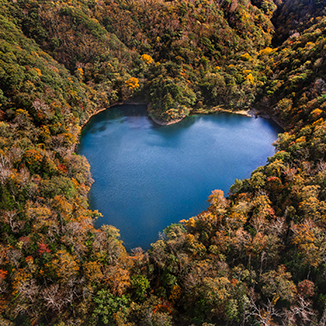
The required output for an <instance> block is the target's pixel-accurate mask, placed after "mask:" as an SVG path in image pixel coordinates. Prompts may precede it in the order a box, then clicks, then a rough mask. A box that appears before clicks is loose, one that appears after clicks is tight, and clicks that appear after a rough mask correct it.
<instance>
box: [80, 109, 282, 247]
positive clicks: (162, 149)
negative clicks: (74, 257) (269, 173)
mask: <svg viewBox="0 0 326 326" xmlns="http://www.w3.org/2000/svg"><path fill="white" fill-rule="evenodd" d="M281 131H282V130H281V129H280V128H279V127H277V125H275V124H274V123H273V122H272V121H270V120H265V119H263V118H248V117H245V116H240V115H231V114H216V115H205V116H192V117H189V118H187V119H185V120H183V121H181V122H180V123H178V124H174V125H169V126H158V125H156V124H154V123H153V122H152V120H150V119H149V118H148V117H147V114H146V107H145V106H139V105H137V106H135V105H123V106H119V107H114V108H111V109H108V110H106V111H103V112H101V113H99V114H97V115H96V116H94V117H93V118H92V119H91V120H90V122H89V123H88V124H87V126H86V127H85V129H84V130H83V132H82V136H81V141H80V146H79V149H78V152H79V154H82V155H85V156H86V158H87V159H88V161H89V163H90V165H91V173H92V177H93V179H94V180H95V182H94V184H93V185H92V188H91V191H90V204H91V208H92V209H98V210H99V211H100V212H101V213H102V214H103V217H102V218H99V219H98V220H97V221H96V223H95V226H97V227H99V226H100V225H102V224H111V225H114V226H115V227H117V228H118V229H120V233H121V238H122V240H123V241H124V244H125V246H126V248H127V249H131V248H134V247H138V246H141V247H142V248H144V249H148V248H149V247H150V244H151V243H152V242H154V241H156V240H157V239H158V234H159V232H160V231H162V230H163V229H164V228H165V227H167V226H168V225H170V224H171V223H177V222H178V221H180V220H181V219H184V218H185V219H188V218H190V217H192V216H195V215H197V214H199V213H200V212H202V211H203V210H206V209H207V207H208V206H209V204H208V203H207V198H208V196H209V195H210V194H211V191H212V190H214V189H222V190H223V191H224V192H225V194H227V193H228V191H229V189H230V186H231V185H232V184H233V183H234V181H235V179H244V178H248V177H250V174H251V172H252V171H253V170H254V169H256V168H257V167H258V166H260V165H263V164H265V163H266V159H267V157H268V156H271V155H273V154H274V148H273V146H272V143H273V142H274V141H275V140H276V139H277V134H278V133H279V132H281Z"/></svg>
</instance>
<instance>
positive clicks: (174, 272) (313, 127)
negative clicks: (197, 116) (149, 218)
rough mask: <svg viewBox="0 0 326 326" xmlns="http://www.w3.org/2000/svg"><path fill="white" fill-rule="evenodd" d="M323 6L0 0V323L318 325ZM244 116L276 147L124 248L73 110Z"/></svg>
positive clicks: (324, 194)
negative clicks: (97, 199)
mask: <svg viewBox="0 0 326 326" xmlns="http://www.w3.org/2000/svg"><path fill="white" fill-rule="evenodd" d="M325 7H326V1H325V0H314V1H311V0H172V1H164V0H53V1H44V0H42V1H41V0H0V325H4V326H13V325H26V326H32V325H40V326H41V325H57V326H68V325H69V326H70V325H76V326H77V325H81V326H82V325H117V326H136V325H142V326H173V325H180V326H190V325H191V326H197V325H200V326H214V325H228V326H233V325H257V326H258V325H264V326H267V325H268V326H274V325H302V326H305V325H318V326H324V325H326V157H325V155H326V120H324V119H325V118H326V79H325V76H326V63H325V57H326V9H325ZM130 99H131V100H139V99H141V100H142V101H145V102H146V103H149V104H150V105H149V115H150V116H152V117H153V118H155V119H158V120H161V121H167V122H171V121H172V122H173V121H174V120H178V119H182V118H185V117H187V116H188V115H190V114H193V113H203V114H205V113H206V114H207V113H211V112H218V111H234V112H236V111H238V110H250V109H252V108H255V109H256V110H257V112H260V113H262V114H264V115H268V116H270V117H272V118H273V119H275V120H276V121H278V123H279V124H281V125H282V126H283V127H284V133H282V134H280V135H279V138H278V140H277V141H276V142H275V149H276V153H275V155H274V156H272V157H269V158H268V161H267V162H266V164H265V165H264V166H261V167H259V168H257V169H256V170H255V171H253V172H252V174H251V176H250V178H248V179H245V180H235V181H234V184H233V185H232V187H231V189H230V193H229V194H224V193H223V192H222V191H221V190H218V189H217V190H213V189H212V194H211V195H210V196H209V198H208V202H209V204H210V206H209V208H208V210H207V211H204V212H202V213H201V214H199V215H198V216H194V217H189V219H187V220H181V221H180V222H179V223H176V224H172V225H170V226H168V227H167V228H166V229H165V230H164V231H163V230H162V231H163V235H162V237H161V238H160V239H159V240H158V241H156V242H155V243H153V244H152V246H151V249H149V250H148V251H146V252H145V251H144V250H142V249H141V248H135V249H133V250H131V252H127V251H126V249H125V248H124V246H123V242H122V241H121V240H120V235H119V230H118V229H117V228H115V227H114V226H110V225H103V226H102V227H101V228H100V229H97V228H95V227H94V220H95V219H96V218H97V217H99V216H100V215H101V212H98V211H92V210H90V208H89V202H88V197H87V194H88V192H89V189H90V187H91V185H92V182H93V180H92V177H91V174H90V166H89V163H88V162H87V160H86V159H85V158H84V157H82V156H79V155H77V154H76V153H75V148H76V144H77V143H78V139H79V137H80V133H81V129H82V126H83V125H84V124H85V123H86V122H87V121H88V119H89V117H90V116H92V115H93V114H95V113H96V112H99V111H100V110H103V109H105V108H108V107H110V106H112V105H114V104H117V103H122V102H124V101H126V100H130Z"/></svg>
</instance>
